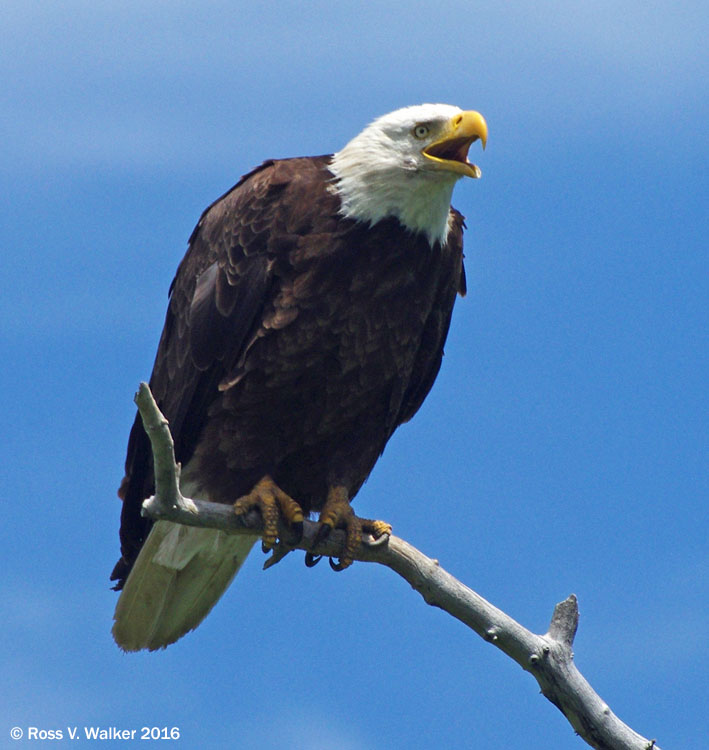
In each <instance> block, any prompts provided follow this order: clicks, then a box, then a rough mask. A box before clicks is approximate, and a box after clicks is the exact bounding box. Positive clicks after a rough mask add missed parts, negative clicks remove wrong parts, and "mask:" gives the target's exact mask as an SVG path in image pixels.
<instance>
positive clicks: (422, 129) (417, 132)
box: [413, 125, 431, 140]
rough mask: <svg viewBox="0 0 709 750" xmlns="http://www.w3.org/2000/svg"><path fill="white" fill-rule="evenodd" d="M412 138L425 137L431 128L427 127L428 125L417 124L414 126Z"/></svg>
mask: <svg viewBox="0 0 709 750" xmlns="http://www.w3.org/2000/svg"><path fill="white" fill-rule="evenodd" d="M413 132H414V138H418V139H419V140H421V139H422V138H425V137H426V136H427V135H428V134H429V133H430V132H431V129H430V128H429V127H428V125H417V126H416V127H415V128H414V131H413Z"/></svg>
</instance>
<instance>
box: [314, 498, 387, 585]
mask: <svg viewBox="0 0 709 750" xmlns="http://www.w3.org/2000/svg"><path fill="white" fill-rule="evenodd" d="M318 520H319V521H320V529H319V530H318V533H317V535H316V537H315V541H314V544H313V546H317V545H318V544H320V543H321V542H324V541H325V540H326V539H327V538H328V536H330V532H331V531H332V530H333V529H344V530H345V547H344V549H343V552H342V557H340V559H339V561H338V562H333V560H332V558H330V567H331V568H332V569H333V570H337V571H340V570H344V569H345V568H348V567H349V566H350V565H352V559H353V557H354V553H355V551H356V550H357V547H359V545H360V543H361V542H362V534H369V535H371V536H372V537H374V538H375V539H378V538H379V537H381V536H382V535H384V534H390V533H391V525H390V524H388V523H386V522H385V521H372V520H370V519H368V518H359V517H358V516H356V515H355V513H354V511H353V510H352V506H351V505H350V501H349V495H348V493H347V490H346V489H345V488H344V487H332V488H331V489H330V491H329V492H328V494H327V500H326V501H325V505H324V506H323V509H322V511H321V512H320V518H319V519H318ZM319 560H320V558H319V557H315V556H314V555H313V554H312V552H308V553H306V555H305V564H306V565H307V566H308V567H312V566H313V565H315V564H316V563H317V562H319Z"/></svg>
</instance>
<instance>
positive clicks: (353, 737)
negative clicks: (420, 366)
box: [0, 0, 709, 750]
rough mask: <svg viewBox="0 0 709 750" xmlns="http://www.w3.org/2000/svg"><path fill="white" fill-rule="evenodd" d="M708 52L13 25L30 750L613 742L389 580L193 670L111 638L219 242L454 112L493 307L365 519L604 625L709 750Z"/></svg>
mask: <svg viewBox="0 0 709 750" xmlns="http://www.w3.org/2000/svg"><path fill="white" fill-rule="evenodd" d="M708 27H709V11H707V8H706V5H705V4H704V3H699V2H649V3H648V2H623V1H622V0H621V2H618V1H617V0H614V2H610V1H609V2H591V3H577V2H564V3H561V2H535V3H531V2H510V3H486V4H482V3H476V2H455V1H451V0H442V1H441V2H438V3H436V4H434V5H431V4H429V3H422V2H410V3H407V4H401V3H398V2H391V1H385V2H380V3H373V4H371V5H368V6H364V5H363V4H361V3H354V2H339V3H332V2H324V1H323V0H315V1H314V2H309V3H308V4H307V7H304V5H303V4H302V3H295V2H281V3H276V2H264V3H258V4H256V3H249V4H246V3H239V2H202V3H199V4H196V3H187V2H174V1H173V2H166V1H151V0H142V1H141V2H139V3H138V2H123V3H115V4H113V3H111V4H109V3H102V2H99V3H97V2H78V1H74V2H71V1H70V2H62V3H49V2H42V1H41V0H40V1H38V2H31V3H30V2H27V1H26V0H21V1H15V0H6V2H5V3H3V24H2V27H1V28H0V136H1V137H0V180H1V181H2V185H3V188H2V191H0V226H2V240H3V248H2V259H3V270H2V277H3V293H2V295H0V350H1V351H2V359H3V362H4V363H5V364H4V366H3V367H2V368H0V389H1V390H0V392H1V393H2V396H1V398H2V404H3V409H2V410H3V418H4V423H5V438H4V440H3V466H2V469H0V497H2V501H3V508H4V510H5V519H4V523H3V524H2V528H1V529H0V550H1V551H2V567H3V572H2V577H1V579H0V581H1V582H0V592H1V595H2V601H3V608H2V612H3V614H2V617H1V618H0V637H1V638H2V641H3V643H4V644H5V647H4V649H3V657H2V662H3V669H2V671H3V675H4V679H3V680H2V685H1V686H0V738H1V740H0V742H2V743H5V742H7V743H8V746H10V744H11V741H10V740H9V739H7V737H8V736H9V730H10V728H11V727H13V726H19V727H22V728H25V729H26V728H27V727H29V726H36V727H40V728H45V729H52V728H66V727H67V726H75V725H78V726H79V727H82V726H84V725H97V724H98V725H103V726H108V725H111V726H117V727H119V728H128V729H131V728H138V729H139V728H140V727H141V726H144V725H147V726H168V727H171V726H178V727H179V728H180V730H181V734H182V738H183V739H182V740H181V741H180V742H179V744H178V746H180V747H190V748H191V747H198V746H199V747H204V748H222V747H229V746H232V747H238V748H247V749H248V748H259V749H260V750H266V749H268V748H276V747H288V748H296V749H297V750H301V749H302V750H320V748H338V749H341V750H365V749H377V750H378V749H379V748H447V747H470V746H475V747H476V748H481V749H486V748H491V749H493V750H494V749H496V748H505V747H517V746H522V747H530V748H544V749H545V750H548V749H550V748H571V747H579V748H580V747H584V746H585V745H584V744H583V743H582V742H581V741H580V740H579V739H578V738H575V737H574V735H573V732H572V730H571V728H570V727H569V725H568V724H567V723H566V721H565V720H564V719H563V717H562V716H561V715H560V714H559V713H558V712H557V711H556V709H555V708H554V707H553V706H552V705H551V704H549V703H548V702H547V701H545V700H544V699H543V698H542V697H541V696H540V695H539V693H538V689H537V685H536V683H535V682H534V680H533V679H532V678H531V677H530V676H529V675H527V674H526V673H524V672H523V671H522V670H520V668H519V667H518V666H517V665H515V664H514V663H512V662H511V661H510V660H509V659H507V658H506V657H505V656H504V655H503V654H502V653H500V652H498V651H497V650H496V649H494V648H493V647H491V646H490V645H488V644H486V643H484V642H482V641H481V640H480V639H479V638H478V637H477V636H475V635H474V634H473V633H472V632H470V631H468V630H467V629H465V628H464V627H463V626H462V625H460V624H459V623H457V622H455V621H453V620H452V619H451V618H449V617H447V616H446V615H444V614H443V613H441V612H439V611H437V610H434V609H432V608H429V607H427V606H426V605H425V604H424V603H423V602H422V601H421V600H420V598H419V597H418V596H417V595H416V594H415V593H414V592H412V591H411V590H410V589H409V587H408V586H407V585H406V584H405V583H404V582H402V581H401V580H400V579H398V578H397V577H396V576H395V575H394V574H393V573H391V572H390V571H388V570H386V569H383V568H378V567H375V566H366V565H362V564H360V565H355V566H354V567H353V569H351V570H349V571H347V572H346V573H343V574H342V575H335V574H334V573H331V571H330V570H329V568H328V566H322V565H321V566H319V567H318V568H315V569H313V570H307V569H306V568H305V566H304V565H303V563H302V559H300V557H296V556H295V555H291V556H290V557H289V558H287V559H286V560H285V561H284V562H283V563H281V564H280V565H278V566H276V567H275V568H274V569H272V570H269V571H267V572H262V571H261V570H260V566H261V559H259V558H260V555H258V554H254V555H252V557H251V558H250V559H249V561H248V562H247V564H246V565H245V567H244V570H243V571H242V573H241V574H240V576H239V578H238V579H237V581H236V582H235V584H234V586H233V587H232V589H231V590H230V591H229V592H228V593H227V594H226V596H225V597H224V599H223V600H222V602H221V603H220V604H219V605H218V607H217V608H216V609H215V610H214V611H213V612H212V614H211V615H210V616H209V618H208V619H207V620H206V621H205V623H204V624H203V625H202V626H201V627H200V628H199V629H198V630H197V631H196V632H195V633H193V634H192V635H190V636H188V637H186V638H185V639H183V640H182V641H180V642H179V643H178V644H176V645H174V646H172V647H170V648H169V649H167V650H166V651H164V652H161V653H156V654H138V655H124V654H122V653H120V652H119V651H118V649H117V648H116V647H115V646H114V645H113V642H112V640H111V637H110V624H111V616H112V612H113V607H114V604H115V598H116V595H115V593H114V592H112V591H110V590H109V586H108V574H109V573H110V570H111V568H112V566H113V564H114V562H115V560H116V558H117V554H118V541H117V527H118V514H119V502H118V500H117V499H116V496H115V492H116V488H117V486H118V483H119V481H120V478H121V475H122V463H123V459H124V450H125V443H126V439H127V435H128V430H129V427H130V424H131V422H132V419H133V413H134V409H133V405H132V395H133V392H134V390H135V388H136V386H137V384H138V382H139V381H140V380H141V379H147V377H148V376H149V374H150V368H151V366H152V360H153V356H154V352H155V347H156V344H157V340H158V336H159V333H160V328H161V325H162V318H163V315H164V309H165V304H166V299H167V296H166V295H167V288H168V285H169V283H170V281H171V279H172V275H173V273H174V270H175V268H176V266H177V263H178V262H179V260H180V258H181V257H182V254H183V252H184V250H185V247H186V240H187V237H188V236H189V233H190V231H191V229H192V227H193V226H194V224H195V222H196V221H197V218H198V217H199V214H200V212H201V210H202V209H203V208H204V207H205V206H206V205H207V204H208V203H210V202H211V201H212V200H213V199H214V198H215V197H217V196H218V195H220V194H221V193H222V192H224V191H225V190H226V189H227V188H228V187H230V186H231V185H232V184H233V183H234V182H235V181H236V180H237V178H238V177H239V176H240V175H241V174H242V173H243V172H245V171H246V170H248V169H249V168H250V167H251V166H253V165H255V164H257V163H259V162H260V161H261V160H263V159H265V158H268V157H279V156H294V155H300V154H319V153H327V152H331V151H333V150H336V149H337V148H339V147H340V146H341V145H343V144H344V143H345V142H346V141H347V140H348V139H349V138H350V137H351V136H353V135H354V134H356V133H357V132H358V131H359V130H360V129H361V128H362V127H363V126H364V125H365V124H366V123H367V122H368V121H369V120H371V119H372V118H373V117H375V116H377V115H380V114H383V113H385V112H387V111H390V110H392V109H395V108H397V107H400V106H404V105H407V104H415V103H420V102H424V101H444V102H448V103H452V104H457V105H459V106H462V107H463V108H466V109H478V110H480V111H481V112H483V114H484V115H485V116H486V118H487V121H488V125H489V129H490V138H489V143H488V148H487V150H486V151H485V153H484V154H481V153H480V152H476V153H475V154H474V157H473V158H474V160H475V161H476V163H478V164H479V165H480V166H481V168H482V171H483V178H482V179H481V180H479V181H474V182H473V181H467V182H464V183H460V184H459V186H458V187H457V188H456V192H455V195H454V202H455V205H456V206H457V207H458V208H459V209H460V210H461V211H462V212H463V213H464V214H465V215H466V217H467V223H468V232H467V235H466V262H467V274H468V287H469V294H468V296H467V298H466V299H464V300H460V301H459V302H458V304H457V307H456V311H455V315H454V321H453V325H452V329H451V333H450V338H449V342H448V345H447V347H446V357H445V361H444V366H443V369H442V372H441V375H440V377H439V379H438V382H437V384H436V386H435V387H434V390H433V392H432V393H431V395H430V397H429V399H428V400H427V402H426V404H425V405H424V407H423V408H422V410H421V412H420V413H419V415H418V416H417V417H416V418H415V419H414V421H413V422H412V423H411V424H409V425H407V426H405V427H404V428H402V429H401V430H400V431H399V433H397V435H396V436H395V437H394V439H393V440H392V441H391V443H390V444H389V446H388V447H387V450H386V452H385V454H384V456H383V458H382V460H381V461H380V463H379V464H378V465H377V467H376V469H375V471H374V473H373V474H372V476H371V478H370V480H369V482H368V483H367V484H366V485H365V487H364V488H363V490H362V491H361V493H360V495H359V496H358V497H357V499H356V503H355V507H356V508H357V510H358V511H359V512H360V513H361V514H362V515H364V516H370V517H371V516H375V517H382V518H386V519H387V520H390V521H391V522H392V523H393V525H394V528H395V532H396V533H398V534H399V535H400V536H403V537H404V538H405V539H407V540H408V541H410V542H411V543H413V544H415V545H416V546H418V547H419V548H420V549H422V550H423V551H424V552H426V553H427V554H430V555H431V556H433V557H437V558H438V559H439V560H440V561H441V564H442V565H443V566H444V567H445V568H446V569H447V570H449V571H450V572H451V573H453V574H454V575H456V576H457V577H458V578H460V579H461V580H462V581H464V582H465V583H467V584H468V585H470V586H471V587H472V588H474V589H475V590H476V591H478V592H479V593H480V594H482V595H483V596H485V597H486V598H488V599H489V600H490V601H492V602H493V603H494V604H496V605H497V606H499V607H501V608H503V609H504V610H506V611H507V612H508V613H509V614H511V615H512V616H513V617H515V618H517V619H518V620H519V621H520V622H521V623H522V624H524V625H525V626H527V627H529V628H530V629H532V630H534V631H536V632H544V631H545V630H546V628H547V626H548V621H549V618H550V616H551V612H552V609H553V606H554V604H555V603H556V602H557V601H559V600H561V599H564V598H565V597H566V596H567V595H568V594H569V593H571V592H574V593H576V594H577V596H578V597H579V602H580V609H581V623H580V627H579V632H578V635H577V638H576V643H575V653H576V661H577V664H578V666H579V668H580V669H581V671H582V672H583V673H584V675H585V676H586V677H587V678H588V679H589V681H590V682H591V684H592V685H593V686H594V687H595V688H596V690H597V691H598V692H599V693H600V694H601V696H602V697H603V698H604V699H605V700H606V701H607V702H608V703H609V705H610V706H611V707H612V708H613V710H614V711H615V712H616V713H617V714H618V715H619V716H620V717H621V718H622V719H624V720H625V721H627V722H628V723H629V724H630V725H631V726H633V727H634V728H635V729H636V730H637V731H639V732H641V733H642V734H644V735H646V736H649V737H656V738H657V739H658V741H659V742H660V744H661V745H662V747H663V748H665V750H667V749H668V748H673V747H675V748H680V747H681V748H690V747H700V746H702V745H703V744H704V741H705V740H706V735H707V722H706V694H707V689H708V688H709V684H707V674H709V659H708V656H709V654H708V652H707V642H709V627H708V620H709V618H708V615H707V604H708V602H709V597H708V594H709V590H708V586H707V580H709V564H708V552H709V550H708V545H707V528H708V524H707V521H708V520H709V519H708V518H707V509H706V508H707V494H708V490H709V477H708V475H707V466H706V455H707V447H708V446H707V429H706V428H707V420H706V417H707V388H706V373H707V364H708V363H707V300H708V299H709V296H708V293H709V288H708V287H709V284H708V283H707V273H706V271H707V241H706V233H707V223H708V222H707V219H708V218H709V217H708V211H707V196H708V194H709V190H708V188H709V178H708V176H707V175H708V174H709V170H708V167H709V163H708V154H709V137H708V135H707V126H706V123H707V121H708V119H709V95H708V91H707V63H708V62H709V58H708V55H707V52H706V38H707V35H708V34H709V28H708ZM22 744H29V743H26V742H25V743H23V742H19V743H12V746H21V745H22ZM54 744H55V745H60V744H62V743H54ZM125 744H126V743H124V744H123V746H125ZM176 744H177V743H176ZM3 746H4V744H3Z"/></svg>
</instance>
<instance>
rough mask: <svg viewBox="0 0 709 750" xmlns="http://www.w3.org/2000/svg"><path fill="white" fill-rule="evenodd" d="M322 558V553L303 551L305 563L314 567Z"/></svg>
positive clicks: (309, 566)
mask: <svg viewBox="0 0 709 750" xmlns="http://www.w3.org/2000/svg"><path fill="white" fill-rule="evenodd" d="M320 560H322V555H314V554H313V553H312V552H306V553H305V565H306V567H308V568H314V567H315V566H316V565H317V564H318V563H319V562H320Z"/></svg>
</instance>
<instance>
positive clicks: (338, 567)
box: [327, 557, 348, 573]
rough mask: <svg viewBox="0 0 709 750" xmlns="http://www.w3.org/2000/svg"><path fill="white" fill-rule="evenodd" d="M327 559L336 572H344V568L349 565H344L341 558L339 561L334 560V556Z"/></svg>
mask: <svg viewBox="0 0 709 750" xmlns="http://www.w3.org/2000/svg"><path fill="white" fill-rule="evenodd" d="M327 561H328V562H329V563H330V567H331V568H332V569H333V570H334V571H335V572H336V573H341V572H342V571H343V570H344V569H345V568H346V567H348V566H347V565H343V564H342V560H339V561H338V562H334V560H333V558H332V557H328V558H327Z"/></svg>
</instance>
